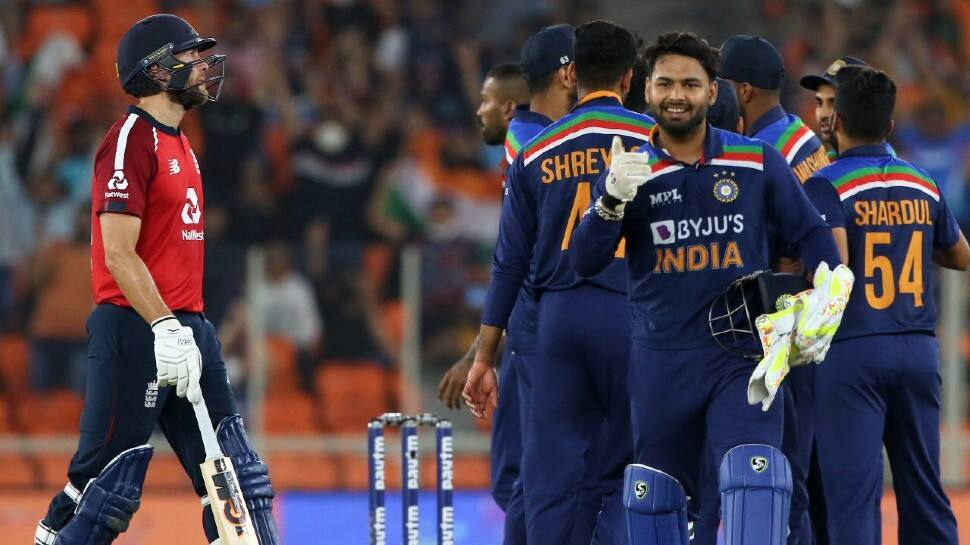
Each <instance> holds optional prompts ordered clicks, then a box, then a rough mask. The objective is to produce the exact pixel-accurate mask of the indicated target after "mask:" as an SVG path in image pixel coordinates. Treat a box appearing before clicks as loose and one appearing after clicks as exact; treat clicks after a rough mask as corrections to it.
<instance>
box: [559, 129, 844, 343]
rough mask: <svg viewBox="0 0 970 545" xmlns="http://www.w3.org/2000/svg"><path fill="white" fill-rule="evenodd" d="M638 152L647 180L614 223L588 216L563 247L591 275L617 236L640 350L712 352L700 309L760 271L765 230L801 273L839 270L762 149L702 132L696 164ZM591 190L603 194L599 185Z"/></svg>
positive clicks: (812, 213)
mask: <svg viewBox="0 0 970 545" xmlns="http://www.w3.org/2000/svg"><path fill="white" fill-rule="evenodd" d="M655 134H656V133H654V135H652V137H651V141H652V142H656V136H655ZM640 152H641V153H646V154H648V155H649V156H650V163H651V170H652V174H651V175H650V177H649V178H648V181H647V182H646V183H645V184H644V185H642V186H641V187H640V189H639V191H638V192H637V196H636V198H635V199H634V200H633V201H631V202H629V203H627V205H626V209H625V216H624V218H623V220H622V221H608V220H605V219H603V218H601V217H600V216H599V215H598V214H596V212H595V211H591V213H589V214H586V216H585V217H584V218H583V220H582V221H581V222H580V224H579V226H578V227H577V229H576V233H575V234H574V235H573V240H572V248H573V252H574V255H573V258H574V262H575V263H576V267H577V269H578V270H579V272H580V273H581V274H594V273H595V272H596V271H598V270H600V269H602V268H603V267H604V266H605V265H606V264H607V263H608V261H609V256H610V254H611V253H612V252H613V249H614V248H616V247H617V244H618V242H619V240H620V238H621V237H625V238H626V253H627V269H628V274H629V285H630V292H629V298H630V302H631V304H632V306H633V340H634V342H637V343H638V344H640V345H641V346H645V347H647V348H653V349H661V350H663V349H677V350H680V349H690V348H699V347H705V346H710V345H713V344H715V342H714V339H713V338H712V337H711V334H710V330H709V326H708V311H709V308H710V305H711V303H712V301H713V300H714V299H715V298H716V297H717V296H718V295H720V294H721V293H722V292H723V291H724V290H725V289H726V288H727V287H728V286H729V285H730V284H731V283H732V282H733V281H734V280H736V279H738V278H740V277H741V276H745V275H747V274H750V273H752V272H755V271H760V270H765V269H768V265H769V262H768V238H767V230H768V226H769V224H771V225H772V226H773V227H774V229H775V232H776V233H777V234H778V236H779V239H780V240H781V241H782V242H785V243H789V244H791V245H792V246H793V247H794V248H796V249H798V250H800V251H801V255H802V256H804V258H805V261H806V265H807V266H808V267H809V268H810V270H814V268H815V267H816V266H817V264H818V263H819V262H820V261H822V260H824V261H827V262H828V263H830V264H833V265H834V264H835V263H838V262H839V257H838V249H837V248H836V246H835V241H834V240H833V238H832V234H831V232H830V230H829V229H827V226H826V225H825V222H824V221H823V220H822V218H821V216H820V215H819V213H818V212H817V211H816V210H815V208H814V207H813V206H812V203H811V202H810V201H809V200H808V197H807V196H806V195H805V192H804V190H803V189H802V187H801V184H800V183H799V182H798V180H797V179H796V178H795V176H794V175H793V173H792V169H791V167H789V166H788V163H787V162H786V161H785V160H784V158H782V156H781V155H780V154H779V153H778V152H777V151H776V150H775V149H774V148H773V147H771V146H770V145H767V144H765V143H764V142H761V141H759V140H754V139H752V138H747V137H745V136H741V135H737V134H733V133H730V132H726V131H721V130H718V129H715V128H713V127H711V126H710V125H708V127H707V134H706V136H705V140H704V151H703V156H702V158H701V160H700V161H699V162H698V163H697V164H694V165H688V164H684V163H681V162H679V161H676V160H675V159H673V158H672V157H670V155H669V154H668V153H667V152H666V151H664V150H663V149H661V148H659V147H656V146H654V145H653V144H652V143H651V144H648V145H645V146H643V147H642V148H641V150H640ZM597 183H598V185H599V193H602V192H603V191H605V184H606V177H605V176H603V177H601V178H600V180H599V181H598V182H597Z"/></svg>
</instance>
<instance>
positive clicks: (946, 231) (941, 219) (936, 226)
mask: <svg viewBox="0 0 970 545" xmlns="http://www.w3.org/2000/svg"><path fill="white" fill-rule="evenodd" d="M959 241H960V225H959V224H958V223H957V220H956V218H955V217H954V216H953V213H952V212H950V207H949V206H947V204H946V200H945V199H944V198H943V195H940V209H939V212H937V214H936V221H934V222H933V247H934V248H936V249H937V250H949V249H950V248H952V247H953V245H954V244H956V243H957V242H959Z"/></svg>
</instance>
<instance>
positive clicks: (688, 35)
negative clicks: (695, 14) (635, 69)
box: [643, 32, 721, 81]
mask: <svg viewBox="0 0 970 545" xmlns="http://www.w3.org/2000/svg"><path fill="white" fill-rule="evenodd" d="M664 55H683V56H684V57H690V58H692V59H697V62H699V63H701V66H702V67H703V68H704V71H705V72H707V77H709V78H710V79H711V81H714V78H716V77H717V66H718V64H719V63H720V62H721V54H720V53H719V52H718V50H717V49H714V48H713V47H711V46H710V44H708V43H707V40H704V39H702V38H699V37H698V36H697V34H694V33H693V32H667V33H665V34H661V35H660V36H657V41H656V42H654V43H652V44H650V45H649V46H648V47H647V49H646V50H645V51H644V52H643V58H644V60H645V61H646V63H647V76H648V77H649V76H650V75H652V74H653V68H654V67H655V66H656V65H657V61H658V60H660V58H661V57H663V56H664Z"/></svg>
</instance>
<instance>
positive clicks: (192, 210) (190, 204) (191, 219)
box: [182, 187, 202, 225]
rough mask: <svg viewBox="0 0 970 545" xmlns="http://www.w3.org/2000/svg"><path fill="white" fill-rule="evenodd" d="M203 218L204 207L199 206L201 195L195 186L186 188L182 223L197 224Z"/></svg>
mask: <svg viewBox="0 0 970 545" xmlns="http://www.w3.org/2000/svg"><path fill="white" fill-rule="evenodd" d="M201 219H202V208H201V207H200V206H199V195H198V194H197V193H196V192H195V188H194V187H190V188H188V189H186V190H185V205H184V206H182V223H184V224H186V225H196V224H197V223H199V220H201Z"/></svg>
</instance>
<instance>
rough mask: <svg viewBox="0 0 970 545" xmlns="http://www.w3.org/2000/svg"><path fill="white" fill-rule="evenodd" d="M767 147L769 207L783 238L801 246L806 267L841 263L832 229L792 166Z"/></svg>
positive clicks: (795, 245)
mask: <svg viewBox="0 0 970 545" xmlns="http://www.w3.org/2000/svg"><path fill="white" fill-rule="evenodd" d="M762 148H763V149H764V169H765V172H764V174H765V199H766V202H765V209H766V210H767V211H768V220H769V221H770V222H771V223H772V224H773V225H774V226H775V229H776V232H777V233H778V237H779V239H780V240H781V241H783V242H786V243H788V244H791V245H792V246H794V247H795V248H797V249H798V255H800V256H801V257H802V261H804V262H805V267H806V270H809V271H814V270H815V268H816V267H818V264H819V263H820V262H822V261H825V262H826V263H829V264H830V265H831V266H832V267H835V265H836V264H838V263H841V262H842V259H841V258H840V257H839V249H838V247H837V246H836V245H835V239H834V238H832V230H831V229H829V227H828V226H827V225H826V224H825V221H824V220H822V216H821V215H820V214H819V212H818V210H816V209H815V207H814V206H812V203H811V202H810V201H809V200H808V196H806V195H805V190H804V189H802V184H800V183H799V182H798V179H796V178H795V174H794V173H793V172H792V170H791V167H789V166H788V163H786V162H785V160H784V159H783V158H782V156H781V155H780V154H779V153H778V152H777V151H776V150H775V149H774V148H773V147H771V146H768V145H762Z"/></svg>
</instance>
